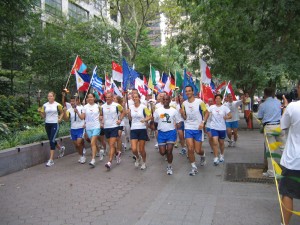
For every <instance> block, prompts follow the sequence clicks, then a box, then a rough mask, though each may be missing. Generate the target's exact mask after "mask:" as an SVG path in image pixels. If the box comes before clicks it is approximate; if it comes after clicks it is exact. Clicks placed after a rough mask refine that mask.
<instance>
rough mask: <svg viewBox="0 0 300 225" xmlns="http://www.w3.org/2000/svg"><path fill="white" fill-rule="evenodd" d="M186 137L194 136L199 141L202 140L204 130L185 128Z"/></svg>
mask: <svg viewBox="0 0 300 225" xmlns="http://www.w3.org/2000/svg"><path fill="white" fill-rule="evenodd" d="M184 137H185V138H192V139H194V140H195V141H197V142H202V130H187V129H186V130H184Z"/></svg>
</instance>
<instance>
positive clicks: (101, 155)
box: [99, 149, 104, 161]
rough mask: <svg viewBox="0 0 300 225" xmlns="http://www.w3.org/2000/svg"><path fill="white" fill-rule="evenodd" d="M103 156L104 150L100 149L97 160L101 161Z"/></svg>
mask: <svg viewBox="0 0 300 225" xmlns="http://www.w3.org/2000/svg"><path fill="white" fill-rule="evenodd" d="M103 157H104V150H102V149H101V150H100V158H99V160H100V161H102V160H103Z"/></svg>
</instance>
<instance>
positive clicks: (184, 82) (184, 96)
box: [182, 69, 189, 100]
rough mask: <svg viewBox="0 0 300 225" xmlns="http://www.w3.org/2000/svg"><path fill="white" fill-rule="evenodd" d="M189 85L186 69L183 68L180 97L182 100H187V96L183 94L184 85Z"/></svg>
mask: <svg viewBox="0 0 300 225" xmlns="http://www.w3.org/2000/svg"><path fill="white" fill-rule="evenodd" d="M188 85H189V78H188V75H187V74H186V69H184V70H183V88H182V89H183V93H182V97H183V99H184V100H187V96H186V94H185V87H186V86H188Z"/></svg>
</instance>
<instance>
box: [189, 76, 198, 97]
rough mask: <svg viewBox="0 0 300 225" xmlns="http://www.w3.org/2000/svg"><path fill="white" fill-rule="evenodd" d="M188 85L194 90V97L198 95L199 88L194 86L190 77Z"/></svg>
mask: <svg viewBox="0 0 300 225" xmlns="http://www.w3.org/2000/svg"><path fill="white" fill-rule="evenodd" d="M196 80H197V79H196ZM189 85H190V86H192V87H193V89H194V96H197V95H198V93H199V88H198V87H197V86H196V84H195V83H194V80H193V77H192V76H190V77H189Z"/></svg>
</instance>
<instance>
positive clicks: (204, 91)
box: [201, 84, 215, 103]
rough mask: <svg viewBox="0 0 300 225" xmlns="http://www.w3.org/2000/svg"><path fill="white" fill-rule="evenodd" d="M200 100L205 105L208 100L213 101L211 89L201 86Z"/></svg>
mask: <svg viewBox="0 0 300 225" xmlns="http://www.w3.org/2000/svg"><path fill="white" fill-rule="evenodd" d="M201 93H202V95H203V96H201V97H202V100H203V101H204V102H205V103H207V102H208V99H210V98H212V99H214V97H215V96H214V94H213V93H212V90H211V87H210V86H208V85H205V84H202V92H201Z"/></svg>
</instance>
